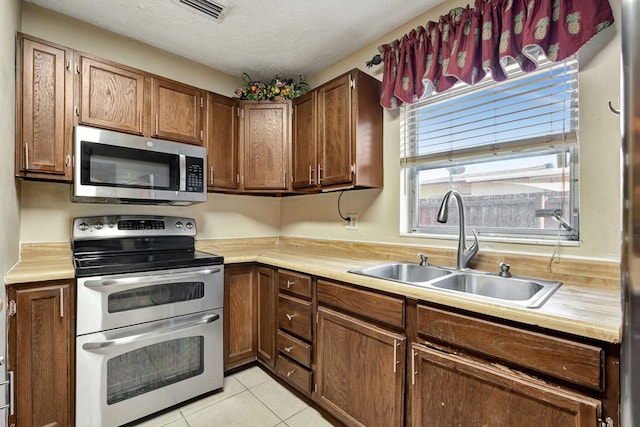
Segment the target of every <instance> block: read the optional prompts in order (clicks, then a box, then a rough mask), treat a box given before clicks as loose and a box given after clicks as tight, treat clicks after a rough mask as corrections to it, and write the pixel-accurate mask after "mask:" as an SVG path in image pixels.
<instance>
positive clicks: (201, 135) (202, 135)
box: [200, 129, 204, 141]
mask: <svg viewBox="0 0 640 427" xmlns="http://www.w3.org/2000/svg"><path fill="white" fill-rule="evenodd" d="M203 140H204V131H203V130H202V129H200V141H203Z"/></svg>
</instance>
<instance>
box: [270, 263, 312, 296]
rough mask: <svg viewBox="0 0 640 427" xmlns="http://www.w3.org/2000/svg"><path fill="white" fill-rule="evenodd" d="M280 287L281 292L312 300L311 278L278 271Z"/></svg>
mask: <svg viewBox="0 0 640 427" xmlns="http://www.w3.org/2000/svg"><path fill="white" fill-rule="evenodd" d="M278 287H279V288H280V290H283V291H286V292H289V293H292V294H295V295H299V296H301V297H305V298H311V276H307V275H305V274H299V273H294V272H292V271H284V270H278Z"/></svg>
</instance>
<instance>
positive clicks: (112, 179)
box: [72, 126, 207, 205]
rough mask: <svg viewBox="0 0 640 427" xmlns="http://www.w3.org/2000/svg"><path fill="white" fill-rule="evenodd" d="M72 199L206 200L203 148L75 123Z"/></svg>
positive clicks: (161, 202)
mask: <svg viewBox="0 0 640 427" xmlns="http://www.w3.org/2000/svg"><path fill="white" fill-rule="evenodd" d="M73 154H74V158H73V162H74V164H73V168H74V169H73V195H72V200H73V201H74V202H90V203H132V204H152V205H190V204H192V203H198V202H205V201H206V200H207V185H206V182H207V176H206V175H207V168H206V167H205V165H206V161H207V158H206V155H207V151H206V149H204V148H203V147H197V146H194V145H188V144H180V143H177V142H171V141H163V140H159V139H153V138H144V137H141V136H136V135H128V134H125V133H120V132H113V131H109V130H103V129H96V128H91V127H86V126H75V127H74V130H73Z"/></svg>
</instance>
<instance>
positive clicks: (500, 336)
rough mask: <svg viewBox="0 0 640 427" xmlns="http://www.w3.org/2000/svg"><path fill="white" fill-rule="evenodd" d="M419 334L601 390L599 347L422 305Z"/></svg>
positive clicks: (602, 357) (419, 316)
mask: <svg viewBox="0 0 640 427" xmlns="http://www.w3.org/2000/svg"><path fill="white" fill-rule="evenodd" d="M418 334H420V335H423V336H426V337H430V338H435V339H438V340H442V341H444V342H447V343H450V344H453V345H456V346H459V347H463V348H466V349H468V350H472V351H475V352H478V353H481V354H484V355H487V356H492V357H497V358H499V359H502V360H503V361H506V362H510V363H514V364H516V365H520V366H522V367H525V368H529V369H533V370H535V371H538V372H540V373H543V374H547V375H552V376H554V377H557V378H561V379H565V380H569V381H571V382H573V383H575V384H579V385H583V386H586V387H589V388H592V389H595V390H603V389H604V375H603V370H604V362H603V361H604V350H603V349H602V348H600V347H596V346H592V345H588V344H582V343H579V342H573V341H569V340H565V339H562V338H557V337H552V336H547V335H543V334H540V333H536V332H531V331H526V330H522V329H519V328H514V327H511V326H506V325H501V324H499V323H493V322H490V321H486V320H481V319H476V318H473V317H469V316H465V315H462V314H456V313H449V312H447V311H443V310H439V309H436V308H431V307H426V306H422V305H419V306H418Z"/></svg>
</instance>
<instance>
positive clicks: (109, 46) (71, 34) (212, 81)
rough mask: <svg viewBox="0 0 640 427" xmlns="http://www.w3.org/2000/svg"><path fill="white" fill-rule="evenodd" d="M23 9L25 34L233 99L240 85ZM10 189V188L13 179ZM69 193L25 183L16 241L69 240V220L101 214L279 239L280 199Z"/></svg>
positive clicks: (209, 235)
mask: <svg viewBox="0 0 640 427" xmlns="http://www.w3.org/2000/svg"><path fill="white" fill-rule="evenodd" d="M0 1H5V0H0ZM22 7H23V9H22V27H21V29H20V31H22V32H23V33H26V34H30V35H33V36H35V37H40V38H42V39H44V40H48V41H51V42H55V43H59V44H61V45H63V46H68V47H71V48H73V49H77V50H79V51H82V52H86V53H90V54H94V55H97V56H100V57H102V58H106V59H111V60H113V61H116V62H119V63H121V64H126V65H129V66H132V67H135V68H139V69H141V70H144V71H148V72H151V73H155V74H158V75H161V76H163V77H168V78H171V79H175V80H178V81H181V82H184V83H188V84H191V85H194V86H197V87H201V88H204V89H207V90H210V91H213V92H216V93H220V94H223V95H227V96H232V95H233V91H234V89H235V88H236V87H237V86H238V85H239V84H240V83H241V79H240V78H239V77H235V76H229V75H227V74H224V73H222V72H219V71H217V70H213V69H211V68H207V67H204V66H202V65H199V64H196V63H194V62H191V61H188V60H186V59H184V58H180V57H178V56H175V55H171V54H169V53H167V52H164V51H162V50H159V49H155V48H152V47H150V46H147V45H144V44H141V43H138V42H136V41H133V40H130V39H128V38H125V37H121V36H119V35H116V34H113V33H109V32H107V31H104V30H102V29H99V28H97V27H94V26H91V25H88V24H85V23H82V22H79V21H77V20H74V19H71V18H68V17H65V16H63V15H60V14H58V13H54V12H51V11H48V10H46V9H43V8H40V7H37V6H34V5H32V4H30V3H24V2H23V3H22ZM14 34H15V33H14ZM12 46H13V45H12ZM11 49H12V50H11V61H10V63H11V64H13V61H14V59H13V47H12V48H11ZM12 70H13V68H12ZM12 72H13V71H12ZM12 96H13V95H12ZM7 102H8V101H7ZM13 102H14V101H11V102H9V104H11V108H12V109H11V110H8V111H13ZM12 126H14V125H13V124H12ZM13 129H14V127H11V132H10V133H11V140H10V146H11V148H10V151H9V149H7V152H10V153H12V154H11V155H10V156H3V159H8V160H6V161H10V162H11V167H10V168H9V167H6V168H3V170H10V171H11V174H12V173H13V152H14V148H13V144H14V140H15V136H14V135H13ZM3 161H5V160H3ZM11 185H14V184H13V179H11ZM70 195H71V186H70V185H67V184H60V183H46V182H35V181H23V182H22V204H21V206H20V207H21V210H20V215H18V214H16V215H14V218H16V226H15V227H14V228H13V229H14V230H16V229H17V228H18V227H17V218H20V219H21V222H20V240H21V241H22V242H23V243H26V242H63V241H67V242H68V241H69V239H70V236H71V222H72V219H73V218H75V217H78V216H85V215H105V214H143V213H149V214H163V215H184V216H189V217H193V218H195V219H196V222H197V224H198V238H200V239H215V238H235V237H271V236H277V235H278V233H279V230H280V201H279V200H278V199H277V198H273V197H248V196H236V195H224V194H209V197H208V201H207V202H206V203H202V204H198V205H194V206H191V207H173V206H170V207H167V206H165V207H160V206H132V205H97V204H88V203H71V202H70Z"/></svg>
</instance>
